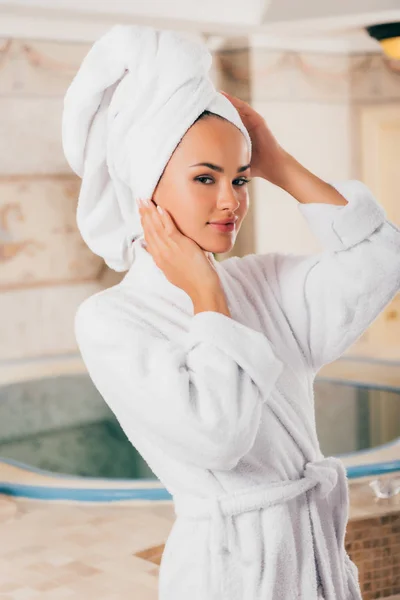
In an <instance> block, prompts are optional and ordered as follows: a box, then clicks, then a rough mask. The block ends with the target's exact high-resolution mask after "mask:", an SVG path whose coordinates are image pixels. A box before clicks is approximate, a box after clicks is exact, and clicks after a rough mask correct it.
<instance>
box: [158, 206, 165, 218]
mask: <svg viewBox="0 0 400 600" xmlns="http://www.w3.org/2000/svg"><path fill="white" fill-rule="evenodd" d="M157 210H158V212H159V213H160V215H163V214H164V211H163V209H162V208H161V206H160V205H159V204H157Z"/></svg>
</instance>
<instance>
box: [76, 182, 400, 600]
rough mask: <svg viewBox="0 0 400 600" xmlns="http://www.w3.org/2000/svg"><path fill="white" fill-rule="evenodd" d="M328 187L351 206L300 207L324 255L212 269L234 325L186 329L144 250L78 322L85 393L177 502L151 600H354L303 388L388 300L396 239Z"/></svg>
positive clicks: (369, 204)
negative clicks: (104, 408)
mask: <svg viewBox="0 0 400 600" xmlns="http://www.w3.org/2000/svg"><path fill="white" fill-rule="evenodd" d="M335 187H336V188H337V189H338V190H339V192H341V193H342V195H343V196H344V197H345V198H346V199H347V201H348V204H347V205H345V206H339V205H330V204H329V205H328V204H319V203H317V204H299V205H298V208H299V210H300V211H301V213H302V214H303V215H304V217H305V218H306V220H307V222H308V224H309V226H310V229H311V231H313V232H314V234H315V235H316V236H317V237H318V238H319V240H320V241H321V243H322V245H323V248H324V250H323V252H321V253H317V254H311V255H295V254H283V253H267V254H258V255H257V254H248V255H247V256H245V257H243V258H239V257H231V258H228V259H226V260H223V261H221V262H218V261H217V260H214V264H215V267H216V269H217V271H218V274H219V276H220V280H221V283H222V286H223V289H224V292H225V294H226V297H227V301H228V306H229V308H230V311H231V315H232V318H229V317H227V316H226V315H222V314H220V313H218V312H213V311H207V312H202V313H198V314H196V315H193V304H192V301H191V299H190V298H189V296H188V295H187V294H186V293H185V292H184V291H183V290H182V289H180V288H178V287H176V286H174V285H172V284H171V283H170V282H169V281H168V279H167V278H166V277H165V275H164V273H163V272H162V271H161V270H160V269H159V268H158V267H157V265H156V263H155V262H154V260H153V258H152V256H151V254H150V253H148V252H147V251H146V250H145V248H144V247H143V246H142V244H141V241H139V242H136V243H137V244H138V247H137V253H136V260H135V262H134V264H133V265H132V267H131V268H130V270H129V271H128V272H127V273H126V275H125V277H124V279H123V280H122V282H121V283H119V284H118V285H115V286H113V287H111V288H108V289H106V290H103V291H101V292H99V293H96V294H94V295H93V296H91V297H90V298H88V299H86V300H85V301H84V302H83V303H82V304H81V305H80V306H79V308H78V311H77V314H76V321H75V334H76V338H77V341H78V344H79V348H80V351H81V354H82V357H83V360H84V362H85V364H86V366H87V369H88V372H89V374H90V376H91V378H92V380H93V382H94V384H95V386H96V387H97V389H98V390H99V392H100V393H101V395H102V396H103V398H104V400H105V401H106V402H107V404H108V405H109V406H110V407H111V409H112V410H113V412H114V413H115V415H116V417H117V419H118V420H119V422H120V425H121V427H122V428H123V430H124V431H125V433H126V435H127V437H128V438H129V440H130V441H131V442H132V444H133V445H134V446H135V448H136V449H137V450H138V451H139V452H140V453H141V455H142V456H143V458H144V459H145V460H146V462H147V463H148V464H149V466H150V467H151V469H152V470H153V472H154V473H155V475H156V476H157V477H158V478H159V479H160V481H161V482H162V483H163V484H164V485H165V487H166V489H167V490H168V491H169V492H170V493H171V494H172V496H173V499H174V506H175V512H176V514H177V518H176V520H175V522H174V524H173V526H172V529H171V532H170V535H169V537H168V540H167V542H166V546H165V551H164V554H163V557H162V562H161V565H160V576H159V598H160V600H189V599H190V600H315V599H316V598H317V597H324V598H325V600H361V594H360V588H359V582H358V569H357V567H356V565H355V564H354V563H353V562H352V561H351V560H350V557H349V556H348V554H347V552H346V550H345V546H344V537H345V530H346V524H347V520H348V481H347V477H346V471H345V468H344V466H343V463H342V462H341V461H340V460H339V459H337V458H335V457H324V456H323V454H322V453H321V450H320V447H319V443H318V437H317V433H316V427H315V416H314V397H313V381H314V377H315V375H316V373H317V371H318V370H319V369H320V368H321V366H322V365H324V364H326V363H329V362H332V361H334V360H336V359H337V358H339V357H340V356H341V355H342V353H343V352H344V351H345V350H346V349H347V348H348V347H349V346H350V345H351V344H353V342H355V340H357V339H358V338H359V337H360V336H361V335H362V333H363V332H364V331H365V330H366V329H367V327H368V326H369V325H370V324H371V323H372V322H373V321H374V319H376V317H377V316H378V315H379V314H380V313H381V311H382V310H383V309H384V308H385V306H386V305H387V304H388V303H389V302H390V300H391V299H392V298H393V297H394V296H395V294H396V293H397V292H398V291H399V289H400V229H399V228H398V227H397V226H396V225H394V224H393V223H391V222H390V221H389V220H388V219H387V216H386V213H385V211H384V209H383V207H382V206H381V205H380V204H379V203H378V202H377V201H376V200H375V199H374V197H373V196H372V194H371V192H370V191H369V190H368V188H367V187H366V186H365V185H364V184H362V183H361V182H358V181H347V182H344V183H340V184H337V185H335ZM134 596H135V594H134V590H132V598H134Z"/></svg>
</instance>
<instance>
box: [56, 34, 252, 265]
mask: <svg viewBox="0 0 400 600" xmlns="http://www.w3.org/2000/svg"><path fill="white" fill-rule="evenodd" d="M211 64H212V56H211V54H210V52H209V50H208V48H207V47H206V46H205V45H204V44H201V43H199V42H195V41H192V40H189V39H187V38H185V37H183V36H181V35H179V34H177V33H175V32H174V31H169V30H157V29H154V28H152V27H146V26H138V25H115V26H114V27H113V28H112V29H111V30H109V31H108V32H107V33H106V34H105V35H104V36H103V37H101V38H100V39H99V40H97V41H96V42H95V43H94V44H93V46H92V47H91V49H90V51H89V52H88V54H87V55H86V57H85V58H84V60H83V62H82V64H81V66H80V69H79V71H78V73H77V74H76V76H75V77H74V79H73V81H72V83H71V85H70V86H69V88H68V90H67V92H66V95H65V98H64V109H63V117H62V143H63V150H64V154H65V157H66V159H67V161H68V163H69V165H70V166H71V168H72V169H73V171H74V172H75V173H76V174H77V175H79V176H80V177H81V178H82V185H81V189H80V194H79V199H78V206H77V225H78V228H79V230H80V233H81V235H82V238H83V239H84V241H85V242H86V244H87V245H88V247H89V248H90V249H91V250H92V252H94V253H95V254H97V255H98V256H101V257H102V258H103V259H104V261H105V262H106V264H107V265H108V266H109V267H110V268H111V269H114V270H115V271H126V270H128V269H129V267H130V266H131V264H132V262H133V260H134V250H133V244H132V240H134V239H135V238H137V237H139V236H142V235H143V228H142V226H141V222H140V215H139V211H138V207H137V203H136V200H137V199H138V198H151V196H152V194H153V192H154V190H155V188H156V186H157V183H158V181H159V179H160V177H161V175H162V173H163V171H164V169H165V167H166V165H167V163H168V161H169V159H170V157H171V155H172V154H173V152H174V150H175V148H176V147H177V145H178V144H179V142H180V140H181V139H182V137H183V136H184V134H185V133H186V131H187V130H188V129H189V128H190V127H191V125H192V124H193V123H194V121H195V120H196V119H197V117H198V116H199V115H200V114H201V113H202V112H203V111H204V110H209V111H211V112H213V113H216V114H218V115H220V116H222V117H224V118H225V119H227V120H228V121H230V122H231V123H233V124H234V125H236V126H237V127H238V128H239V129H240V130H241V131H242V133H243V134H244V136H245V138H246V141H247V143H248V147H249V150H250V153H251V140H250V136H249V133H248V131H247V129H246V128H245V126H244V125H243V122H242V120H241V118H240V116H239V113H238V111H237V110H236V108H235V107H234V106H233V104H232V103H231V102H229V100H228V99H227V98H226V97H225V96H224V95H223V94H221V93H219V92H218V91H217V90H216V89H215V87H214V85H213V83H212V81H211V79H210V78H209V70H210V67H211Z"/></svg>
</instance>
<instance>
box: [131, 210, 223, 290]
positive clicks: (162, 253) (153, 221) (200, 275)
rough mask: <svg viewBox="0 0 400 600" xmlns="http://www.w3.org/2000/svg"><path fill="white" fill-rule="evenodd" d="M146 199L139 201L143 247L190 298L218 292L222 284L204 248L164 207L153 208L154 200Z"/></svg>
mask: <svg viewBox="0 0 400 600" xmlns="http://www.w3.org/2000/svg"><path fill="white" fill-rule="evenodd" d="M144 202H146V201H144ZM147 202H148V205H147V206H146V205H145V204H142V205H141V203H140V201H138V206H139V213H140V217H141V222H142V226H143V231H144V237H145V241H146V249H147V250H148V251H149V252H150V254H151V255H152V257H153V258H154V261H155V263H156V265H157V266H158V267H159V268H160V269H161V270H162V271H163V272H164V274H165V276H166V278H167V279H168V280H169V281H170V282H171V283H172V284H173V285H176V286H177V287H179V288H181V289H182V290H184V291H185V292H186V293H187V294H188V295H189V296H190V297H191V299H192V300H193V301H195V300H197V299H198V298H199V297H200V296H204V294H205V293H209V294H211V295H212V294H213V293H214V292H216V293H219V292H220V290H221V289H222V286H221V282H220V279H219V276H218V273H217V271H216V270H215V268H214V266H213V265H212V263H211V262H210V260H209V259H208V257H207V255H206V254H205V252H204V250H203V249H202V248H200V246H199V245H198V244H196V242H195V241H194V240H192V239H191V238H189V237H187V236H186V235H184V234H183V233H182V232H181V231H180V230H179V229H178V228H177V226H176V224H175V222H174V221H173V219H172V217H171V215H170V214H169V213H168V211H167V210H165V209H162V213H160V212H159V210H157V209H161V207H160V206H158V207H156V205H155V203H154V202H153V200H151V199H150V200H148V201H147Z"/></svg>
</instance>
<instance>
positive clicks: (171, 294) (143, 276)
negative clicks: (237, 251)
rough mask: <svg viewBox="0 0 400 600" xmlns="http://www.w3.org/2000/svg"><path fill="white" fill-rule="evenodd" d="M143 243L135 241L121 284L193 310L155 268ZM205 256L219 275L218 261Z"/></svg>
mask: <svg viewBox="0 0 400 600" xmlns="http://www.w3.org/2000/svg"><path fill="white" fill-rule="evenodd" d="M144 243H145V240H144V237H139V238H137V239H136V240H135V242H134V246H133V250H134V260H133V263H132V265H131V267H130V268H129V270H128V271H127V273H126V275H125V277H124V278H123V279H122V281H121V284H122V285H123V286H124V287H129V288H130V289H135V290H137V291H140V290H146V291H148V292H150V291H151V292H153V293H157V295H158V294H159V295H160V296H162V297H166V298H170V299H171V300H173V301H175V302H178V303H179V304H183V305H187V306H188V308H189V309H191V308H193V303H192V300H191V298H190V297H189V296H188V294H187V293H186V292H185V291H184V290H182V289H181V288H179V287H177V286H176V285H174V284H172V283H171V282H170V281H169V279H168V278H167V277H166V275H165V274H164V272H163V271H162V269H160V268H159V267H158V266H157V264H156V262H155V260H154V258H153V256H152V255H151V253H150V252H148V250H146V248H145V247H144ZM207 254H208V256H209V258H210V260H211V262H212V264H213V265H214V267H215V269H216V270H217V272H218V274H219V275H221V271H222V269H221V265H220V263H219V261H217V260H216V258H215V257H214V255H213V253H212V252H208V253H207Z"/></svg>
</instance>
